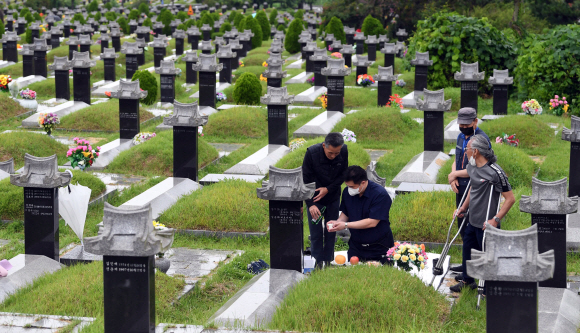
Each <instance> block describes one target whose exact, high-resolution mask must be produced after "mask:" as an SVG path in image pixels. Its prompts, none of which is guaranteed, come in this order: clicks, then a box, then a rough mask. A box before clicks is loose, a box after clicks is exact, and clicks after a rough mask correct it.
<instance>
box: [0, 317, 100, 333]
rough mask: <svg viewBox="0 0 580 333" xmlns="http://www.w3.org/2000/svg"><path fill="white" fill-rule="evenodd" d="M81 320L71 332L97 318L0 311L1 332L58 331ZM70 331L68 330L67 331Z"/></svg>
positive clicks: (80, 328)
mask: <svg viewBox="0 0 580 333" xmlns="http://www.w3.org/2000/svg"><path fill="white" fill-rule="evenodd" d="M76 320H78V321H80V322H79V323H78V324H77V325H76V326H75V327H74V328H73V329H72V331H71V332H73V333H77V332H80V331H81V330H82V329H83V328H84V327H86V326H88V325H90V324H91V323H92V322H93V321H94V320H95V318H88V317H69V316H53V315H43V314H42V315H38V314H22V313H10V312H0V332H10V333H19V332H23V333H37V332H38V333H40V332H42V333H48V332H50V333H53V332H54V333H58V332H61V329H62V328H63V327H66V326H67V325H69V324H70V323H71V322H73V321H76ZM67 332H68V331H67Z"/></svg>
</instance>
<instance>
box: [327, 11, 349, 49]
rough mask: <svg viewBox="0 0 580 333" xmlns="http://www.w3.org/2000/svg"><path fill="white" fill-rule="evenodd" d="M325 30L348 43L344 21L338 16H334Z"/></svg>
mask: <svg viewBox="0 0 580 333" xmlns="http://www.w3.org/2000/svg"><path fill="white" fill-rule="evenodd" d="M324 31H325V32H326V33H327V34H333V35H334V38H336V40H340V41H341V42H342V43H343V44H346V35H345V33H344V25H343V24H342V21H341V20H340V19H339V18H338V17H336V16H333V17H332V18H331V19H330V21H329V22H328V24H327V25H326V29H325V30H324Z"/></svg>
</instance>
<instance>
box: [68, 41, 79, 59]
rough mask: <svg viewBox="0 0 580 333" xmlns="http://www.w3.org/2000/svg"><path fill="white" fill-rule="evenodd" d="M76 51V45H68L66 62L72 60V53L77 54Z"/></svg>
mask: <svg viewBox="0 0 580 333" xmlns="http://www.w3.org/2000/svg"><path fill="white" fill-rule="evenodd" d="M78 50H79V46H78V45H77V44H75V45H69V46H68V60H72V58H73V54H74V52H75V51H77V52H78Z"/></svg>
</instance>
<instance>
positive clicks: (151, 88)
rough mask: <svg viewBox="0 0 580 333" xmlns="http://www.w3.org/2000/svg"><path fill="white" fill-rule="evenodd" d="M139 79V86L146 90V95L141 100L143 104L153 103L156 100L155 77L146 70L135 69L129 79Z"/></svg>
mask: <svg viewBox="0 0 580 333" xmlns="http://www.w3.org/2000/svg"><path fill="white" fill-rule="evenodd" d="M136 80H139V87H140V88H141V89H143V90H146V91H147V97H145V98H143V99H142V100H141V103H143V104H145V105H153V103H155V101H156V100H157V79H156V78H155V76H153V74H151V73H149V71H148V70H142V71H136V72H135V74H133V79H132V80H131V81H136Z"/></svg>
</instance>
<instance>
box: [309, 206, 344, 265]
mask: <svg viewBox="0 0 580 333" xmlns="http://www.w3.org/2000/svg"><path fill="white" fill-rule="evenodd" d="M339 204H340V200H336V201H335V202H332V203H330V204H327V205H326V211H325V212H324V214H322V215H323V216H324V220H325V222H322V221H320V222H318V224H314V223H312V215H310V211H308V228H309V229H310V250H311V252H312V256H313V257H314V259H316V263H317V264H322V262H323V261H333V260H334V242H335V240H336V232H328V229H326V225H325V223H326V222H328V221H331V220H336V219H338V207H339ZM316 207H318V209H319V210H322V207H323V206H322V205H318V204H317V205H316Z"/></svg>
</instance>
